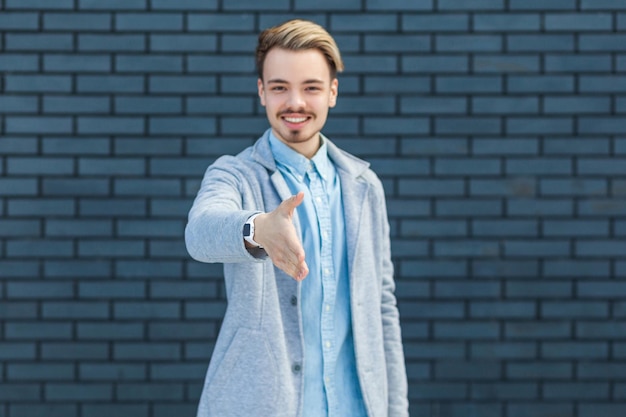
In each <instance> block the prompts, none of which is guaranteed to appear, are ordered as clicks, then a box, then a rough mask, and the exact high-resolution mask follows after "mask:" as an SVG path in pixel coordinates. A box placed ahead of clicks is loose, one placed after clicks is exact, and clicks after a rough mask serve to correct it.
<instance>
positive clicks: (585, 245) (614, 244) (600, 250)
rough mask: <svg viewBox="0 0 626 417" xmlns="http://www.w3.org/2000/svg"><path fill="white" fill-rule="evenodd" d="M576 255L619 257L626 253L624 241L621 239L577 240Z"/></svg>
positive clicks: (625, 242)
mask: <svg viewBox="0 0 626 417" xmlns="http://www.w3.org/2000/svg"><path fill="white" fill-rule="evenodd" d="M575 253H576V255H577V256H581V257H611V256H615V257H620V256H623V254H624V253H626V241H623V240H589V241H577V242H576V251H575Z"/></svg>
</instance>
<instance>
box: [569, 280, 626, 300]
mask: <svg viewBox="0 0 626 417" xmlns="http://www.w3.org/2000/svg"><path fill="white" fill-rule="evenodd" d="M576 288H577V290H578V295H579V296H580V297H584V298H615V297H622V296H623V295H624V294H626V283H625V282H606V281H604V282H603V281H594V282H579V283H577V285H576Z"/></svg>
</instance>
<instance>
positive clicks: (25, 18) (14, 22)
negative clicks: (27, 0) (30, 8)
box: [0, 2, 39, 31]
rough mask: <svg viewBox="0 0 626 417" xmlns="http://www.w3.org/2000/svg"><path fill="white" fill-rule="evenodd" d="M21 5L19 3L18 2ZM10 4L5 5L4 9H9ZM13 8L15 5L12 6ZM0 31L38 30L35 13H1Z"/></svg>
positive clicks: (37, 20)
mask: <svg viewBox="0 0 626 417" xmlns="http://www.w3.org/2000/svg"><path fill="white" fill-rule="evenodd" d="M20 3H21V2H20ZM10 6H11V4H10V3H9V4H7V5H6V6H5V7H6V8H7V9H11V7H10ZM13 6H15V5H13ZM0 29H2V30H3V31H5V30H6V31H27V30H38V29H39V19H38V16H37V13H22V12H6V11H5V12H3V13H2V15H0Z"/></svg>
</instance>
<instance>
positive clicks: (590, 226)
mask: <svg viewBox="0 0 626 417" xmlns="http://www.w3.org/2000/svg"><path fill="white" fill-rule="evenodd" d="M543 234H544V236H547V237H550V236H557V237H563V236H570V237H583V236H584V237H587V236H590V237H591V236H596V237H603V236H604V237H608V236H609V223H608V222H606V221H585V220H583V221H577V220H569V221H568V220H562V221H560V220H546V221H545V223H544V224H543Z"/></svg>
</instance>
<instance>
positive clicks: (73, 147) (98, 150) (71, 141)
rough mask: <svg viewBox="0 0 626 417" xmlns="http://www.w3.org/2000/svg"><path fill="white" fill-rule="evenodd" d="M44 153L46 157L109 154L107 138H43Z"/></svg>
mask: <svg viewBox="0 0 626 417" xmlns="http://www.w3.org/2000/svg"><path fill="white" fill-rule="evenodd" d="M41 146H42V151H43V153H44V154H45V155H81V156H86V155H102V154H107V153H109V140H108V139H106V138H80V139H78V138H76V137H71V138H54V137H52V138H43V139H42V140H41Z"/></svg>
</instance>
